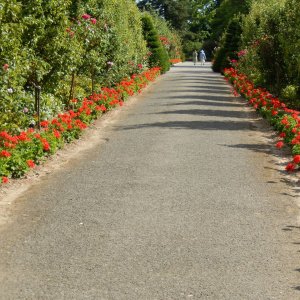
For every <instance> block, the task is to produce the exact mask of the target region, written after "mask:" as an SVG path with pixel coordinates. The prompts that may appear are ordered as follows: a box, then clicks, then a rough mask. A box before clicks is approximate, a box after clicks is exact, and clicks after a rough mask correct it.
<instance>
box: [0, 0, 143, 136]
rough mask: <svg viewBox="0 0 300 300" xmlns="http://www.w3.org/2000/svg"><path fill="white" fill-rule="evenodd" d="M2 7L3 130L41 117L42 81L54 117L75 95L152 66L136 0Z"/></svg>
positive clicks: (47, 111) (46, 109)
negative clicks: (37, 106) (38, 113)
mask: <svg viewBox="0 0 300 300" xmlns="http://www.w3.org/2000/svg"><path fill="white" fill-rule="evenodd" d="M0 7H1V9H0V64H1V66H2V68H1V70H0V74H1V76H2V78H1V79H2V80H1V82H0V95H1V102H0V130H3V129H6V130H9V131H10V132H15V133H17V132H20V131H21V130H23V129H24V128H27V127H28V126H29V125H30V124H34V123H36V111H35V110H36V109H35V103H34V102H35V87H36V86H40V87H41V92H42V93H41V109H42V111H41V114H42V117H47V118H51V117H53V116H54V115H55V114H57V113H59V112H61V111H63V110H64V109H65V108H68V107H69V106H70V103H69V100H70V99H73V98H75V97H84V96H85V95H86V94H91V93H92V92H94V91H99V90H100V89H101V86H103V85H107V86H111V85H113V84H114V83H116V82H118V81H120V80H121V79H122V78H124V77H126V76H127V75H131V74H133V73H136V72H141V71H142V70H143V69H145V68H147V56H146V54H147V48H146V43H145V41H144V38H143V34H142V24H141V15H140V12H139V10H138V8H137V6H136V4H135V3H134V2H133V1H132V0H119V1H117V0H99V1H98V0H64V1H62V0H58V1H57V0H49V1H44V0H32V1H29V0H20V1H17V0H12V1H5V2H4V3H3V4H0ZM11 120H14V123H12V122H11Z"/></svg>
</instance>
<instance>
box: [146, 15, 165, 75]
mask: <svg viewBox="0 0 300 300" xmlns="http://www.w3.org/2000/svg"><path fill="white" fill-rule="evenodd" d="M142 22H143V33H144V37H145V40H146V41H147V47H148V49H149V51H150V52H149V63H150V66H151V67H154V66H159V67H161V71H162V73H165V72H167V71H168V70H169V69H170V58H169V55H168V53H167V51H166V49H165V48H164V47H163V45H162V43H161V41H160V39H159V35H158V32H157V30H156V28H155V27H154V22H153V17H152V16H151V15H150V14H148V13H144V14H143V17H142Z"/></svg>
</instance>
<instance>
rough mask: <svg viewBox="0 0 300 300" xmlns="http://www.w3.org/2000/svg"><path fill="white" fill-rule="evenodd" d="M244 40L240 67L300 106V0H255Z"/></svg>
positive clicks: (246, 22) (245, 21)
mask: <svg viewBox="0 0 300 300" xmlns="http://www.w3.org/2000/svg"><path fill="white" fill-rule="evenodd" d="M242 41H243V43H242V47H241V50H243V51H242V55H240V60H239V65H238V69H239V71H240V72H243V73H245V74H246V75H247V76H248V77H249V78H250V79H251V80H252V81H253V82H254V83H255V84H256V85H260V86H263V87H266V88H267V89H269V90H270V91H271V92H272V93H273V94H275V95H278V96H281V97H282V98H283V99H285V101H286V102H287V103H288V105H289V106H291V107H297V108H299V107H300V102H299V99H300V2H299V1H297V0H270V1H268V3H266V2H263V1H253V3H252V6H251V10H250V13H249V15H248V16H246V17H245V19H244V22H243V34H242Z"/></svg>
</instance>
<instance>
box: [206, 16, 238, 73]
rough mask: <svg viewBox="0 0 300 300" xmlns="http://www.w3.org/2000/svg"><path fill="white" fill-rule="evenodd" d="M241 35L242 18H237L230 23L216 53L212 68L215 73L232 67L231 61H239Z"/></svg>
mask: <svg viewBox="0 0 300 300" xmlns="http://www.w3.org/2000/svg"><path fill="white" fill-rule="evenodd" d="M241 33H242V29H241V17H240V16H236V17H234V18H233V19H232V20H231V21H230V22H229V24H228V27H227V29H226V31H225V33H224V34H223V37H222V39H221V43H220V46H219V48H218V50H217V52H216V53H215V56H214V61H213V66H212V68H213V70H214V71H215V72H222V71H223V69H224V68H228V67H229V66H231V64H232V62H231V60H237V53H236V52H237V50H238V49H239V44H240V39H241Z"/></svg>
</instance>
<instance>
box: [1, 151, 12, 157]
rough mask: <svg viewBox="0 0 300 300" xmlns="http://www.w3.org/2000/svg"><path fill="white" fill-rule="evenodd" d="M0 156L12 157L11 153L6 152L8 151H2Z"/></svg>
mask: <svg viewBox="0 0 300 300" xmlns="http://www.w3.org/2000/svg"><path fill="white" fill-rule="evenodd" d="M0 156H1V157H10V156H11V153H9V152H8V151H6V150H2V151H1V152H0Z"/></svg>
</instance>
